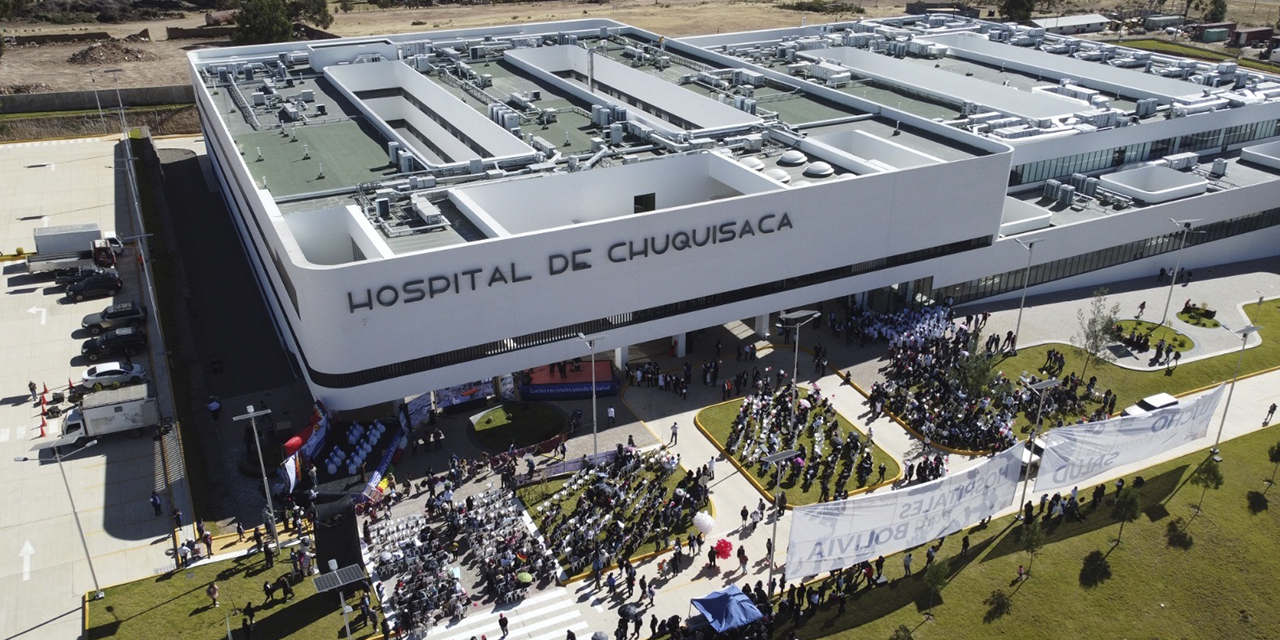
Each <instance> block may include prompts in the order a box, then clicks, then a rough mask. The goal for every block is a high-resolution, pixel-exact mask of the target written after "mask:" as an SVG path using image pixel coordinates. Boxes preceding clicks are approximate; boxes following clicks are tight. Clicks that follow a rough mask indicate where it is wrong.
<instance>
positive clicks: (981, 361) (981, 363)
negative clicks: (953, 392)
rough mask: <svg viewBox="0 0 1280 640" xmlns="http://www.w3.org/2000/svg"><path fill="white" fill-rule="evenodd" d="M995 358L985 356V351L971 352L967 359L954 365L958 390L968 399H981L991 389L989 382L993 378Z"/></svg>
mask: <svg viewBox="0 0 1280 640" xmlns="http://www.w3.org/2000/svg"><path fill="white" fill-rule="evenodd" d="M995 364H996V362H995V358H992V357H991V356H989V355H987V354H986V352H985V351H978V350H976V349H975V350H972V351H970V353H969V357H968V358H964V359H962V360H960V362H958V363H957V364H956V368H955V372H956V378H957V380H958V381H959V382H960V388H961V389H964V392H965V393H966V394H967V395H968V396H969V397H970V398H981V397H982V396H984V395H986V394H987V391H988V389H990V387H991V381H992V380H993V379H994V378H995V375H994V374H993V373H992V371H993V370H994V369H995Z"/></svg>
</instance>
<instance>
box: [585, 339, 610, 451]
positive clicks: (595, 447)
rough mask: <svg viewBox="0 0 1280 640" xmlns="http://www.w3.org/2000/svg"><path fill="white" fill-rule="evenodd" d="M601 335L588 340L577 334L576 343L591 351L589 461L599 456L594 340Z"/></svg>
mask: <svg viewBox="0 0 1280 640" xmlns="http://www.w3.org/2000/svg"><path fill="white" fill-rule="evenodd" d="M603 337H605V336H603V335H596V336H592V337H590V338H588V337H587V336H585V335H583V334H581V333H579V334H578V341H579V342H582V343H584V344H586V345H587V349H590V350H591V459H592V460H594V459H595V457H596V456H598V455H600V435H599V432H598V431H597V429H596V416H598V415H600V414H599V413H596V340H599V339H600V338H603Z"/></svg>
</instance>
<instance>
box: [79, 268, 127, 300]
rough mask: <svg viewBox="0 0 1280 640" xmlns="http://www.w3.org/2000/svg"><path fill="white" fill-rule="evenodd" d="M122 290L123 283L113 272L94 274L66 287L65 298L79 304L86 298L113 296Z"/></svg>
mask: <svg viewBox="0 0 1280 640" xmlns="http://www.w3.org/2000/svg"><path fill="white" fill-rule="evenodd" d="M123 288H124V283H123V282H122V281H121V280H120V276H119V275H118V274H116V273H115V272H114V271H112V272H110V273H95V274H93V275H91V276H89V277H87V278H85V279H84V280H81V281H79V282H76V283H73V284H70V285H67V297H68V298H71V299H72V300H75V301H76V302H80V301H81V300H84V299H86V298H96V297H98V296H104V295H105V296H114V295H116V294H117V293H120V290H121V289H123Z"/></svg>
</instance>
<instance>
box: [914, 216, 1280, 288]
mask: <svg viewBox="0 0 1280 640" xmlns="http://www.w3.org/2000/svg"><path fill="white" fill-rule="evenodd" d="M1277 224H1280V208H1276V209H1269V210H1267V211H1262V212H1259V213H1252V214H1249V215H1247V216H1241V217H1239V218H1232V219H1230V220H1223V221H1221V222H1213V223H1210V224H1206V225H1203V226H1200V227H1196V228H1195V229H1194V230H1193V231H1192V232H1191V233H1188V234H1187V246H1194V245H1198V244H1204V243H1206V242H1213V241H1214V240H1221V239H1223V238H1230V237H1232V236H1237V235H1240V234H1244V233H1250V232H1252V231H1257V230H1259V229H1264V228H1266V227H1272V226H1275V225H1277ZM1181 244H1182V232H1181V231H1173V232H1171V233H1166V234H1162V235H1159V236H1156V237H1154V238H1147V239H1145V240H1138V241H1135V242H1128V243H1125V244H1121V245H1116V246H1114V247H1107V248H1106V249H1099V250H1097V251H1091V252H1089V253H1085V254H1081V255H1078V256H1072V257H1070V258H1063V259H1061V260H1054V261H1053V262H1046V263H1044V264H1038V265H1035V266H1032V267H1031V269H1030V270H1029V271H1028V270H1027V269H1025V268H1022V269H1014V270H1012V271H1006V272H1004V273H998V274H996V275H993V276H987V277H985V278H978V279H976V280H970V281H968V282H962V283H960V284H956V285H951V286H947V287H941V288H939V289H935V290H934V291H933V295H932V297H933V299H934V300H942V299H944V298H946V297H947V296H951V298H952V299H953V301H954V303H955V304H962V303H965V302H971V301H973V300H977V299H979V298H985V297H987V296H994V295H999V294H1002V293H1008V292H1010V291H1017V290H1019V289H1021V288H1022V285H1023V282H1024V277H1025V279H1026V281H1029V282H1030V285H1029V286H1033V287H1034V286H1036V285H1038V284H1044V283H1046V282H1051V281H1053V280H1060V279H1062V278H1069V277H1071V276H1075V275H1079V274H1082V273H1086V272H1089V271H1096V270H1098V269H1106V268H1107V267H1112V266H1115V265H1118V264H1123V263H1125V262H1131V261H1133V260H1141V259H1142V258H1147V257H1150V256H1155V255H1159V254H1162V253H1169V252H1172V251H1177V250H1178V248H1179V247H1180V246H1181Z"/></svg>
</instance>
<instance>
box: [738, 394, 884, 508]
mask: <svg viewBox="0 0 1280 640" xmlns="http://www.w3.org/2000/svg"><path fill="white" fill-rule="evenodd" d="M742 375H743V376H745V375H746V374H745V372H744V373H743V374H742ZM745 382H746V381H745V380H744V383H745ZM749 384H750V385H751V387H752V388H753V389H754V391H752V392H751V393H749V394H748V395H747V396H746V397H745V398H744V400H743V402H742V405H741V406H740V408H739V410H738V415H737V417H736V418H734V421H733V424H732V426H731V427H730V431H729V437H728V439H727V440H726V443H725V449H726V450H727V451H728V452H729V453H730V454H732V455H733V456H735V457H736V458H737V459H739V460H741V461H743V462H745V463H746V465H747V466H755V465H759V473H760V476H761V477H765V478H768V481H769V482H770V488H776V487H777V486H778V485H780V484H781V485H784V486H787V487H791V486H796V485H797V484H798V485H799V486H800V487H801V491H804V492H808V491H809V490H810V489H811V488H812V487H813V485H814V484H815V483H817V484H818V485H819V486H820V490H821V495H820V497H819V500H820V501H824V502H825V501H827V500H831V499H836V500H840V499H843V498H845V497H847V496H848V493H849V481H850V480H852V479H854V478H855V477H856V481H857V487H864V486H866V485H867V484H869V483H870V482H871V480H872V477H873V474H874V473H875V472H876V468H875V467H874V463H873V461H872V456H871V451H872V443H871V438H870V436H868V437H866V438H865V439H863V437H862V436H861V434H859V433H858V432H857V431H855V430H852V429H846V427H844V426H842V425H841V424H840V421H839V419H838V418H837V417H836V411H835V407H833V406H832V405H831V402H830V399H829V398H826V397H823V396H822V394H821V389H819V388H818V387H817V386H816V385H815V386H814V390H813V393H812V394H810V395H809V396H807V397H803V398H800V399H799V400H798V401H797V400H796V399H795V393H796V390H795V385H793V384H790V383H787V382H785V376H784V375H781V374H780V375H779V376H777V379H776V380H770V379H769V377H768V376H767V375H761V373H760V371H759V369H756V370H755V372H754V374H753V375H752V378H751V382H750V383H749ZM775 384H777V385H780V388H777V390H776V391H775V388H776V387H775ZM801 436H806V437H805V438H803V439H802V437H801ZM787 450H795V451H797V452H798V453H797V454H796V455H794V456H792V457H790V458H789V459H787V460H784V461H781V462H779V463H777V464H772V465H770V464H766V463H765V459H766V458H768V457H769V456H772V455H774V454H776V453H779V452H781V451H787ZM885 470H886V468H885V465H884V464H883V463H882V464H881V465H880V466H879V469H878V471H879V476H878V477H877V478H876V481H877V482H879V481H883V480H884V474H885ZM855 488H856V487H855Z"/></svg>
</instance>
